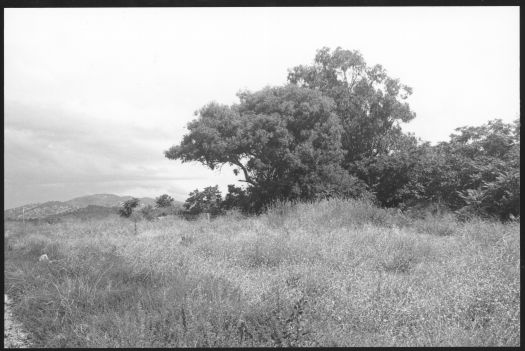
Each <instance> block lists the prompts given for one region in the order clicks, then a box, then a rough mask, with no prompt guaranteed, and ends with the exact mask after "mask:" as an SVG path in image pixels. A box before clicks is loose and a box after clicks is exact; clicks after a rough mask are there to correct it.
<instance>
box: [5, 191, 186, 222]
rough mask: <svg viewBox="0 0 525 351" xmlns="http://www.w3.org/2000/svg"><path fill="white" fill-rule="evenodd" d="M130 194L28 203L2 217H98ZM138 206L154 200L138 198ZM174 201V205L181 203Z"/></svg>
mask: <svg viewBox="0 0 525 351" xmlns="http://www.w3.org/2000/svg"><path fill="white" fill-rule="evenodd" d="M131 198H132V196H118V195H113V194H96V195H87V196H81V197H77V198H74V199H71V200H68V201H48V202H44V203H40V204H29V205H25V206H20V207H16V208H11V209H8V210H5V211H4V219H11V220H21V219H22V218H25V219H43V218H47V217H53V216H60V217H64V216H65V215H67V216H68V217H70V216H73V217H78V216H80V217H82V216H84V217H86V216H87V217H92V216H94V217H100V216H104V215H105V214H111V213H115V208H118V207H120V206H121V204H122V203H123V202H124V201H126V200H129V199H131ZM139 200H140V206H139V208H140V207H143V206H146V205H152V206H154V205H155V200H154V199H152V198H150V197H142V198H139ZM181 204H182V203H180V202H175V203H174V205H176V206H178V205H181Z"/></svg>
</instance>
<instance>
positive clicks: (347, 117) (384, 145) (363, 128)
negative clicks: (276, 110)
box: [288, 47, 415, 169]
mask: <svg viewBox="0 0 525 351" xmlns="http://www.w3.org/2000/svg"><path fill="white" fill-rule="evenodd" d="M288 81H289V82H290V83H293V84H297V85H298V86H301V87H306V88H309V89H315V90H318V91H320V92H322V93H323V94H324V95H326V96H329V97H331V98H333V100H334V102H335V105H336V106H335V111H334V112H335V113H336V114H337V116H338V117H339V118H340V120H341V124H342V127H343V134H342V138H341V142H342V147H343V149H344V150H345V151H346V154H345V162H344V165H345V168H347V169H350V167H351V164H352V162H354V161H357V160H361V159H363V158H367V157H375V156H378V155H384V154H388V153H389V151H390V148H391V146H392V142H393V141H394V140H395V136H398V135H400V134H401V128H400V125H399V124H400V123H401V122H409V121H410V120H412V119H413V118H414V117H415V113H414V112H412V111H411V110H410V107H409V105H408V103H407V102H406V99H407V97H408V96H409V95H410V94H411V93H412V89H411V88H410V87H408V86H406V85H404V84H402V83H401V82H400V81H399V79H394V78H391V77H389V76H388V75H387V73H386V71H385V69H384V68H383V67H382V66H381V65H375V66H373V67H369V66H367V64H366V62H365V60H364V59H363V57H362V55H361V54H360V53H359V51H351V50H343V49H341V48H340V47H338V48H336V49H335V50H334V51H331V50H330V49H329V48H327V47H324V48H322V49H320V50H318V51H317V54H316V56H315V60H314V63H313V64H312V65H301V66H297V67H294V68H292V69H291V70H289V74H288Z"/></svg>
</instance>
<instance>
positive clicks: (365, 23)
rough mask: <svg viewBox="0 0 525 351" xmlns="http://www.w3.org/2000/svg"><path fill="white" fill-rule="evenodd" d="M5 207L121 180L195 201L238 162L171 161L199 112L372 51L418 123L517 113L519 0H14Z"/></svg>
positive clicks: (135, 189)
mask: <svg viewBox="0 0 525 351" xmlns="http://www.w3.org/2000/svg"><path fill="white" fill-rule="evenodd" d="M4 21H5V22H4V26H5V27H4V28H5V31H4V77H5V78H4V79H5V82H4V84H5V95H4V96H5V100H4V104H5V105H4V106H5V107H4V109H5V110H4V135H5V139H4V169H5V172H4V194H5V195H4V201H5V208H11V207H15V206H20V205H23V204H27V203H34V202H44V201H49V200H68V199H71V198H73V197H77V196H82V195H88V194H96V193H113V194H118V195H132V196H151V197H154V196H158V195H160V194H162V193H168V194H170V195H172V196H173V197H175V198H176V199H178V200H182V201H183V200H184V199H185V198H186V197H187V194H188V193H189V192H190V191H192V190H194V189H195V188H199V189H201V188H202V187H205V186H208V185H215V184H219V185H220V188H221V189H222V190H223V192H224V191H225V190H226V185H227V184H232V183H235V181H236V179H237V177H235V176H234V175H233V173H232V170H231V169H230V168H228V167H223V169H222V171H211V170H208V169H206V168H205V167H204V166H202V165H200V164H181V163H180V162H178V161H172V160H168V159H166V158H165V157H164V155H163V151H164V150H166V149H168V148H169V147H170V146H172V145H174V144H178V143H179V142H180V140H181V137H182V136H183V135H184V134H185V132H186V129H185V126H186V124H187V123H188V122H189V121H191V120H192V119H193V118H195V116H194V115H193V112H194V111H195V110H197V109H199V108H200V107H202V106H203V105H204V104H206V103H208V102H210V101H212V100H214V101H217V102H220V103H225V104H231V103H234V102H237V98H236V96H235V94H236V93H237V92H238V91H239V90H240V89H249V90H252V91H254V90H258V89H261V88H263V87H264V86H267V85H272V86H273V85H282V84H284V83H285V82H286V76H287V69H288V68H291V67H293V66H296V65H299V64H311V63H312V62H313V58H314V56H315V52H316V50H317V49H319V48H321V47H323V46H328V47H331V48H332V49H335V47H337V46H341V47H342V48H343V49H351V50H359V51H360V52H361V53H362V54H363V56H364V58H365V60H366V62H367V63H368V64H369V65H373V64H377V63H379V64H381V65H383V67H385V68H386V70H387V71H388V73H389V75H390V76H393V77H397V78H400V79H401V81H402V83H404V84H407V85H409V86H411V87H412V88H413V89H414V93H413V95H412V96H411V97H410V99H409V102H410V104H411V107H412V109H413V110H414V111H415V112H416V119H415V120H414V121H412V122H410V123H409V124H408V125H407V126H406V127H405V128H404V129H405V130H407V131H411V132H415V134H416V135H417V136H419V137H420V138H422V139H423V140H428V141H432V142H436V141H442V140H448V136H449V135H450V134H451V133H452V132H453V130H454V128H457V127H460V126H465V125H481V124H484V123H486V122H487V121H488V120H490V119H494V118H501V119H503V120H504V121H507V122H510V121H512V120H515V119H516V118H518V117H519V7H453V8H450V7H448V8H447V7H441V8H436V7H420V8H410V7H402V8H377V7H368V8H355V7H354V8H352V7H348V8H337V7H328V8H304V7H302V8H91V9H82V8H79V9H43V8H42V9H5V10H4Z"/></svg>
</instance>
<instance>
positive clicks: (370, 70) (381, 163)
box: [165, 47, 520, 219]
mask: <svg viewBox="0 0 525 351" xmlns="http://www.w3.org/2000/svg"><path fill="white" fill-rule="evenodd" d="M411 94H412V89H411V88H410V87H408V86H406V85H405V84H402V83H401V82H400V81H399V79H395V78H392V77H390V76H389V75H388V74H387V72H386V70H385V69H384V68H383V67H382V66H381V65H374V66H368V65H367V64H366V62H365V60H364V59H363V57H362V55H361V54H360V53H359V52H358V51H351V50H343V49H341V48H340V47H338V48H336V49H335V50H333V51H332V50H330V49H329V48H326V47H324V48H322V49H320V50H318V51H317V54H316V55H315V58H314V61H313V63H312V64H311V65H300V66H296V67H293V68H291V69H290V70H289V71H288V83H287V84H286V85H284V86H277V87H266V88H264V89H261V90H259V91H256V92H251V91H241V92H239V93H238V94H237V96H238V98H239V102H238V103H236V104H233V105H231V106H227V105H222V104H218V103H216V102H211V103H209V104H207V105H205V106H204V107H202V108H201V109H200V110H199V111H198V112H196V115H197V118H196V119H194V120H193V121H191V122H190V123H189V124H188V126H187V128H188V133H187V134H186V135H184V137H183V139H182V141H181V142H180V144H178V145H174V146H172V147H171V148H170V149H169V150H167V151H165V156H166V157H167V158H169V159H179V160H181V161H182V162H194V161H195V162H200V163H201V164H203V165H205V166H207V167H209V168H211V169H215V168H217V167H222V166H223V165H230V166H233V167H234V173H235V174H236V175H239V174H240V175H241V176H242V178H243V179H242V180H241V181H243V182H245V184H246V187H245V188H244V189H243V188H239V187H235V186H233V185H232V186H230V187H229V193H228V194H227V195H226V199H225V201H224V202H223V203H222V206H223V208H225V209H230V208H241V209H243V210H246V209H248V210H250V211H255V212H258V211H260V210H261V209H263V208H264V207H265V206H266V205H268V204H269V203H271V202H273V201H275V200H288V201H290V200H291V201H295V200H312V199H317V198H325V197H331V196H338V197H358V196H364V195H370V194H371V195H373V196H375V198H376V200H377V201H378V202H379V204H380V205H383V206H388V207H395V206H397V207H402V208H403V207H406V206H407V205H410V204H411V203H414V202H417V201H420V200H424V201H431V202H437V203H439V204H443V205H445V206H446V207H448V208H449V209H451V210H454V211H459V210H465V209H467V210H469V211H470V210H472V211H474V212H477V213H489V214H496V215H498V216H500V218H502V219H504V218H507V217H509V216H510V215H511V214H512V215H514V216H516V215H519V192H520V191H519V187H520V185H519V184H520V181H519V175H520V173H519V164H520V161H519V155H520V152H519V142H520V139H519V131H520V122H519V120H518V121H516V122H515V123H514V125H511V124H505V123H503V122H502V121H501V120H494V121H490V122H489V123H488V124H487V125H484V126H480V127H462V128H458V129H457V130H456V132H457V133H456V134H453V135H451V138H450V141H448V142H442V143H440V144H438V145H436V146H431V145H430V144H429V143H427V142H423V141H421V140H419V139H418V138H416V137H415V136H414V135H410V134H405V133H403V132H402V130H401V123H406V122H409V121H411V120H412V119H413V118H415V113H414V112H413V111H412V110H411V109H410V106H409V104H408V102H407V99H408V97H409V96H410V95H411ZM199 196H201V194H200V193H199V192H198V191H196V192H193V193H192V194H190V199H191V198H195V199H197V198H198V197H199ZM219 196H220V194H219ZM215 198H217V196H215ZM195 199H194V200H195ZM194 200H192V201H194ZM199 201H200V200H199ZM190 202H191V201H190Z"/></svg>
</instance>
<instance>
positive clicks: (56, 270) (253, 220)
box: [4, 199, 520, 347]
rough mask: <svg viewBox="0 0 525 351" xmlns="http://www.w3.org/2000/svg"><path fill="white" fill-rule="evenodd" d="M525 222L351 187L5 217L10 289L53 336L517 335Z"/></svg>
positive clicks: (353, 342)
mask: <svg viewBox="0 0 525 351" xmlns="http://www.w3.org/2000/svg"><path fill="white" fill-rule="evenodd" d="M519 228H520V225H519V223H518V222H513V221H511V222H508V223H505V224H503V223H501V222H497V221H488V220H482V219H477V218H473V219H470V220H468V221H466V222H458V221H457V220H456V219H455V218H454V217H453V216H448V215H438V214H436V215H430V214H427V215H426V217H423V216H420V217H416V216H409V215H407V214H405V213H401V212H399V211H398V210H394V209H383V208H378V207H376V206H374V205H372V204H371V203H369V202H366V201H357V200H338V199H331V200H322V201H318V202H313V203H298V204H295V205H290V204H287V203H283V204H280V205H279V206H275V207H273V208H270V209H269V210H268V211H267V212H266V213H265V214H262V215H260V216H257V217H244V216H243V215H241V214H239V213H236V212H231V213H229V214H228V215H225V216H220V217H217V218H216V219H213V220H211V221H208V220H197V221H191V222H190V221H185V220H183V219H180V218H177V217H175V216H169V218H168V219H166V220H163V221H154V222H148V221H142V222H139V226H138V234H137V235H135V234H134V228H133V223H132V222H130V221H129V220H126V219H124V218H120V217H118V216H117V215H114V217H113V218H107V219H101V220H90V221H76V220H64V221H63V222H60V223H54V224H47V223H40V224H31V223H26V224H25V227H24V226H23V225H22V223H20V222H6V223H5V229H6V234H7V238H5V239H4V250H5V251H4V254H5V292H6V293H7V294H9V295H10V296H11V297H12V299H13V300H14V301H15V302H16V303H15V306H14V314H15V316H16V318H18V319H19V320H20V321H21V322H22V323H23V324H24V325H25V327H26V328H27V329H28V330H29V331H31V332H32V334H33V335H32V336H33V343H34V346H40V347H177V346H178V347H185V346H191V347H193V346H204V347H206V346H210V347H213V346H216V347H218V346H225V347H226V346H229V347H231V346H246V347H248V346H519V344H520V237H519ZM43 253H46V254H47V255H48V256H49V258H50V262H38V257H39V255H41V254H43Z"/></svg>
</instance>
